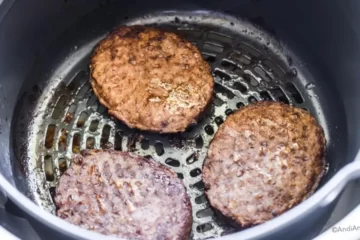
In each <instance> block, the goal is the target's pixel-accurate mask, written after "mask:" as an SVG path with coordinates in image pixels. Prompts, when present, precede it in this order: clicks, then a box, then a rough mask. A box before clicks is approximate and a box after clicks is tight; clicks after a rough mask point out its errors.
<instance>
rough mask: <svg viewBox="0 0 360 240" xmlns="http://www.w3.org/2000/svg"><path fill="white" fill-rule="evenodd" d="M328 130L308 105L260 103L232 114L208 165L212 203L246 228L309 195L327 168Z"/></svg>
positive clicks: (206, 176)
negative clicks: (297, 106)
mask: <svg viewBox="0 0 360 240" xmlns="http://www.w3.org/2000/svg"><path fill="white" fill-rule="evenodd" d="M325 144H326V140H325V137H324V132H323V129H322V128H321V127H320V126H319V125H318V123H317V122H316V120H315V119H314V118H313V117H312V116H311V115H310V114H309V113H308V112H307V111H305V110H303V109H300V108H296V107H291V106H289V105H285V104H282V103H278V102H260V103H256V104H252V105H249V106H247V107H245V108H243V109H242V110H240V111H238V112H236V113H234V114H233V115H230V116H229V117H228V118H227V119H226V121H225V122H224V123H223V124H222V125H221V126H220V128H219V130H218V132H217V133H216V135H215V137H214V139H213V141H212V142H211V145H210V149H209V152H208V156H207V158H206V160H205V162H204V166H203V181H204V183H205V188H206V195H207V197H208V199H209V201H210V204H211V205H212V206H213V207H214V208H215V209H217V210H218V211H220V212H221V213H222V214H223V215H225V216H226V217H228V218H230V219H231V220H234V221H235V222H237V223H238V224H239V225H240V226H242V227H248V226H251V225H256V224H260V223H263V222H265V221H267V220H269V219H271V218H273V217H275V216H277V215H279V214H281V213H283V212H285V211H286V210H288V209H289V208H291V207H293V206H295V205H296V204H298V203H300V202H301V201H303V200H304V199H305V198H307V197H308V196H309V195H310V194H311V193H312V192H313V191H314V189H315V188H316V187H317V186H318V183H319V181H320V178H321V177H322V175H323V173H324V168H325V166H324V165H325V158H324V157H325Z"/></svg>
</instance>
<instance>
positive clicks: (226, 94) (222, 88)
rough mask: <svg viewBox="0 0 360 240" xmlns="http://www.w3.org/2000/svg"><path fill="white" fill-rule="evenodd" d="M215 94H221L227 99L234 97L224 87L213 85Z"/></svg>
mask: <svg viewBox="0 0 360 240" xmlns="http://www.w3.org/2000/svg"><path fill="white" fill-rule="evenodd" d="M215 92H217V93H221V94H222V95H224V96H225V97H227V98H229V99H233V98H234V97H235V94H234V93H232V92H231V91H230V90H228V89H226V88H225V87H223V86H222V85H220V84H218V83H215Z"/></svg>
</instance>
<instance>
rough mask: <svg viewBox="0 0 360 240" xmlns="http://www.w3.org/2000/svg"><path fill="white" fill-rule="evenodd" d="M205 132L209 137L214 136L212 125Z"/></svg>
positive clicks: (207, 126)
mask: <svg viewBox="0 0 360 240" xmlns="http://www.w3.org/2000/svg"><path fill="white" fill-rule="evenodd" d="M204 130H205V132H206V133H207V134H208V135H213V134H214V128H213V127H212V126H211V125H206V126H205V128H204Z"/></svg>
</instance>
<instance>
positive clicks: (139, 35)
mask: <svg viewBox="0 0 360 240" xmlns="http://www.w3.org/2000/svg"><path fill="white" fill-rule="evenodd" d="M90 70H91V80H90V81H91V85H92V88H93V90H94V93H95V94H96V96H97V97H98V98H99V100H100V102H101V103H102V104H103V105H105V106H106V107H107V108H108V109H109V113H110V114H111V115H113V116H115V117H116V118H118V119H119V120H121V121H123V122H124V123H125V124H127V125H128V126H129V127H131V128H138V129H141V130H149V131H156V132H163V133H173V132H183V131H185V130H186V128H187V127H188V126H189V125H191V124H195V123H196V121H197V119H198V118H199V115H200V114H201V113H202V112H203V111H204V110H205V109H206V107H207V106H208V105H209V103H210V102H211V100H212V93H213V88H214V80H213V77H212V75H211V68H210V66H209V65H208V64H207V62H206V61H205V60H203V58H202V56H201V53H200V52H199V50H198V49H197V48H196V47H195V46H194V45H192V44H191V43H190V42H188V41H186V40H185V39H183V38H181V37H179V36H178V35H176V34H174V33H169V32H164V31H161V30H158V29H155V28H150V27H143V26H130V27H128V26H123V27H120V28H118V29H116V30H114V31H113V32H112V33H111V34H109V36H107V37H106V38H105V39H104V40H102V41H101V42H100V43H99V44H98V46H97V47H96V48H95V50H94V53H93V56H92V57H91V63H90Z"/></svg>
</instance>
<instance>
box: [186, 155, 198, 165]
mask: <svg viewBox="0 0 360 240" xmlns="http://www.w3.org/2000/svg"><path fill="white" fill-rule="evenodd" d="M197 160H198V157H197V155H196V154H195V153H193V154H191V155H190V156H189V157H187V158H186V163H187V164H189V165H190V164H193V163H194V162H196V161H197Z"/></svg>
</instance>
